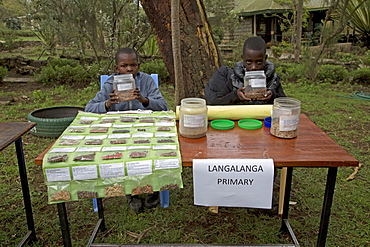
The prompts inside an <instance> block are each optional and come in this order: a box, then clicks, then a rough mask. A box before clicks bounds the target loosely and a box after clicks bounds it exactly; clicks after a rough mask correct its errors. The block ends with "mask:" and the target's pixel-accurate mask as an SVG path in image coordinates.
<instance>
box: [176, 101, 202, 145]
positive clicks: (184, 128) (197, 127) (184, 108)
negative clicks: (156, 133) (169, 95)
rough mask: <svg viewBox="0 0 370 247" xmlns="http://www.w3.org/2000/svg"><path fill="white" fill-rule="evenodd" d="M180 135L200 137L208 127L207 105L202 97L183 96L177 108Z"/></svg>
mask: <svg viewBox="0 0 370 247" xmlns="http://www.w3.org/2000/svg"><path fill="white" fill-rule="evenodd" d="M179 124H180V135H181V136H183V137H186V138H201V137H203V136H205V135H206V133H207V127H208V115H207V105H206V101H205V100H204V99H200V98H185V99H182V100H181V105H180V108H179Z"/></svg>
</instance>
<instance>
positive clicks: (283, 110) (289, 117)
mask: <svg viewBox="0 0 370 247" xmlns="http://www.w3.org/2000/svg"><path fill="white" fill-rule="evenodd" d="M300 112H301V101H299V100H297V99H294V98H289V97H282V98H276V99H275V100H274V105H273V107H272V116H271V128H270V133H271V135H273V136H276V137H279V138H295V137H297V134H298V123H299V114H300Z"/></svg>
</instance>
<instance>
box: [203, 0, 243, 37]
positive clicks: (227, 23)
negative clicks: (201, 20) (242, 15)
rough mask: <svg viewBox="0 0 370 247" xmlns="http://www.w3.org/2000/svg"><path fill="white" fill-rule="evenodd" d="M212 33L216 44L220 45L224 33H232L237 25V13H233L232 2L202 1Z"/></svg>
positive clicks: (223, 0) (231, 0) (226, 0)
mask: <svg viewBox="0 0 370 247" xmlns="http://www.w3.org/2000/svg"><path fill="white" fill-rule="evenodd" d="M203 3H204V6H205V9H206V12H207V17H208V21H209V24H210V26H211V27H212V33H213V37H214V39H215V40H216V41H217V43H221V40H222V39H223V38H224V35H225V33H226V32H228V33H231V34H232V33H233V32H234V29H235V27H236V26H237V25H238V17H237V13H235V12H234V11H233V9H234V1H233V0H221V1H220V0H203Z"/></svg>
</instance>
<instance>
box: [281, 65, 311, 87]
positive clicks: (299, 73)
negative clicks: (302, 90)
mask: <svg viewBox="0 0 370 247" xmlns="http://www.w3.org/2000/svg"><path fill="white" fill-rule="evenodd" d="M274 63H275V62H274ZM275 67H276V68H275V72H276V73H277V74H278V75H279V76H280V79H281V81H282V82H301V81H302V80H304V79H305V78H306V74H307V66H306V65H305V64H304V63H301V64H298V63H278V62H276V63H275Z"/></svg>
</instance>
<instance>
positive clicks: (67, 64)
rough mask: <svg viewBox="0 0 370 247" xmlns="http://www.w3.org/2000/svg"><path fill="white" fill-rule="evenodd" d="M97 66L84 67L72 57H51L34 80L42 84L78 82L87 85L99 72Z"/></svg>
mask: <svg viewBox="0 0 370 247" xmlns="http://www.w3.org/2000/svg"><path fill="white" fill-rule="evenodd" d="M98 70H99V67H98V66H93V65H91V66H88V67H87V68H84V67H83V66H82V65H81V64H80V63H79V62H78V61H77V60H72V59H65V58H61V59H51V60H49V61H48V64H47V65H46V66H45V67H43V68H42V70H41V72H40V74H38V75H37V76H36V80H37V81H39V82H42V83H44V84H50V83H54V84H69V85H72V84H78V85H88V84H89V83H90V82H91V79H92V78H96V77H97V76H98V74H99V72H98Z"/></svg>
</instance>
